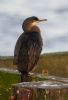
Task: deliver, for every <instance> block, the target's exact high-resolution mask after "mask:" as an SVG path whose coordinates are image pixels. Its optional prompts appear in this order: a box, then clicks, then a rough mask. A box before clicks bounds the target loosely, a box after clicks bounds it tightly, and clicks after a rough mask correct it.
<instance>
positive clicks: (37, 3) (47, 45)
mask: <svg viewBox="0 0 68 100" xmlns="http://www.w3.org/2000/svg"><path fill="white" fill-rule="evenodd" d="M30 16H37V17H39V18H40V19H43V18H47V19H48V22H46V23H45V22H44V23H40V24H39V25H38V26H39V27H40V29H41V35H42V38H43V50H42V53H44V52H46V53H47V52H64V51H68V1H67V0H0V55H1V56H13V54H14V46H15V43H16V41H17V39H18V37H19V36H20V34H21V33H22V32H23V30H22V27H21V25H22V22H23V21H24V19H25V18H27V17H30Z"/></svg>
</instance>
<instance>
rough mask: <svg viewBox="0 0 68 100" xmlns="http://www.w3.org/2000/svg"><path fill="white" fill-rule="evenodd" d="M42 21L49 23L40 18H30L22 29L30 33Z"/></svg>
mask: <svg viewBox="0 0 68 100" xmlns="http://www.w3.org/2000/svg"><path fill="white" fill-rule="evenodd" d="M41 21H47V19H42V20H40V19H39V18H37V17H35V16H32V17H29V18H27V19H25V20H24V22H23V24H22V28H23V30H24V31H26V32H28V31H30V30H31V29H32V28H33V27H34V26H36V25H37V23H38V22H41Z"/></svg>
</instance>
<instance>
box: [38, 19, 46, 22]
mask: <svg viewBox="0 0 68 100" xmlns="http://www.w3.org/2000/svg"><path fill="white" fill-rule="evenodd" d="M42 21H47V19H41V20H39V21H38V22H42Z"/></svg>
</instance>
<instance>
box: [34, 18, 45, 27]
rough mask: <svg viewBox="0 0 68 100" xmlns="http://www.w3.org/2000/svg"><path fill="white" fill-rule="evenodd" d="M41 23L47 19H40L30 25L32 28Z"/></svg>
mask: <svg viewBox="0 0 68 100" xmlns="http://www.w3.org/2000/svg"><path fill="white" fill-rule="evenodd" d="M42 21H47V19H41V20H38V21H35V22H33V23H32V26H34V25H37V23H39V22H42Z"/></svg>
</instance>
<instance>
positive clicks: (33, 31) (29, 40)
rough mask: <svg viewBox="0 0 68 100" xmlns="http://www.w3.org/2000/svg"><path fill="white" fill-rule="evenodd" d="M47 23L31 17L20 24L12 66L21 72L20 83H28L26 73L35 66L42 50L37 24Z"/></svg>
mask: <svg viewBox="0 0 68 100" xmlns="http://www.w3.org/2000/svg"><path fill="white" fill-rule="evenodd" d="M41 21H47V19H43V20H39V18H37V17H35V16H32V17H29V18H27V19H25V20H24V22H23V24H22V28H23V31H24V32H23V33H22V34H21V35H20V37H19V38H18V40H17V42H16V45H15V50H14V64H16V65H17V68H18V70H19V71H20V72H21V82H22V81H28V79H27V78H28V77H27V76H28V73H29V72H30V71H31V70H32V69H33V67H34V66H35V65H36V64H37V62H38V59H39V57H40V53H41V50H42V45H43V42H42V38H41V34H40V29H39V28H38V26H36V25H37V23H38V22H41Z"/></svg>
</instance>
